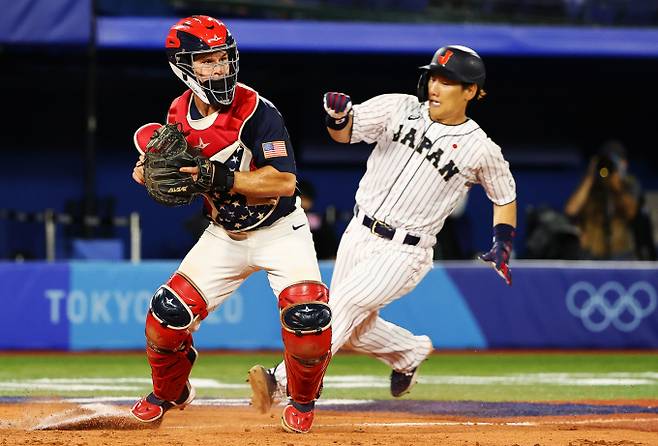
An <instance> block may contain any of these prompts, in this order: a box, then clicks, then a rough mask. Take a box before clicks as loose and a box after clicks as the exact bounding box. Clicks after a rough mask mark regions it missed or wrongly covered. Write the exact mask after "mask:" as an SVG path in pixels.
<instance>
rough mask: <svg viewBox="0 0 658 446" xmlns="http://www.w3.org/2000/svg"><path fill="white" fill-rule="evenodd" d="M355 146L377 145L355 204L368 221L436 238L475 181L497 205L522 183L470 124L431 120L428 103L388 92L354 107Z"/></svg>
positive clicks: (507, 200) (495, 148)
mask: <svg viewBox="0 0 658 446" xmlns="http://www.w3.org/2000/svg"><path fill="white" fill-rule="evenodd" d="M353 109H354V115H353V127H352V136H351V141H350V142H352V143H356V142H361V141H363V142H366V143H376V145H375V147H374V149H373V150H372V153H371V154H370V156H369V157H368V161H367V164H366V173H365V174H364V176H363V178H362V179H361V181H360V182H359V188H358V190H357V193H356V203H357V205H358V206H359V208H361V209H362V210H363V212H365V213H366V214H368V215H369V216H371V217H373V218H376V219H377V220H381V221H383V222H385V223H387V224H389V225H391V226H392V227H394V228H404V229H406V230H407V231H408V232H410V233H412V234H419V235H420V234H426V235H436V234H437V233H438V232H439V231H440V230H441V228H442V227H443V222H444V221H445V219H446V218H447V217H448V215H450V213H451V212H452V211H453V209H454V208H455V207H456V206H457V204H458V202H459V200H460V198H462V197H463V196H464V195H465V194H466V193H468V191H469V189H470V188H471V186H472V185H474V184H481V185H482V186H483V187H484V190H485V192H486V194H487V196H488V197H489V199H490V200H491V201H492V202H493V203H495V204H498V205H503V204H507V203H511V202H512V201H514V200H515V199H516V184H515V182H514V178H513V176H512V174H511V172H510V170H509V163H508V162H507V161H506V160H505V159H504V158H503V155H502V151H501V149H500V147H499V146H498V145H497V144H495V143H494V142H493V141H492V140H491V139H490V138H489V137H488V136H487V134H486V133H485V132H484V131H483V130H482V129H481V128H480V126H479V125H478V124H477V123H476V122H475V121H473V120H472V119H468V120H466V122H464V123H463V124H460V125H444V124H441V123H439V122H435V121H432V120H431V119H430V116H429V105H428V102H424V103H422V104H420V103H419V102H418V99H417V98H416V97H415V96H410V95H404V94H384V95H381V96H376V97H374V98H372V99H369V100H368V101H366V102H363V103H361V104H357V105H354V107H353Z"/></svg>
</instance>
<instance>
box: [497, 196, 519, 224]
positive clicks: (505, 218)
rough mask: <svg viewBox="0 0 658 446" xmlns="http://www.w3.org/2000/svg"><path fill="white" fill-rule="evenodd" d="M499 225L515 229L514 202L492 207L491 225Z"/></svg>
mask: <svg viewBox="0 0 658 446" xmlns="http://www.w3.org/2000/svg"><path fill="white" fill-rule="evenodd" d="M501 223H502V224H506V225H510V226H512V227H514V228H516V200H514V201H512V202H511V203H507V204H504V205H502V206H498V205H497V204H494V205H493V225H494V226H496V225H498V224H501Z"/></svg>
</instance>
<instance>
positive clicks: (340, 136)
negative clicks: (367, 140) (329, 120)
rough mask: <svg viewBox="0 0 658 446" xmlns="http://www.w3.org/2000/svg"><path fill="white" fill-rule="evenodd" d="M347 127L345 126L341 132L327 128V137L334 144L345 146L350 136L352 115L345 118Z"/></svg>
mask: <svg viewBox="0 0 658 446" xmlns="http://www.w3.org/2000/svg"><path fill="white" fill-rule="evenodd" d="M347 120H348V121H347V126H345V128H344V129H341V130H334V129H332V128H329V127H327V131H328V132H329V136H331V139H333V140H334V141H336V142H341V143H344V144H347V143H349V142H350V138H351V136H352V115H351V114H350V115H349V116H348V118H347Z"/></svg>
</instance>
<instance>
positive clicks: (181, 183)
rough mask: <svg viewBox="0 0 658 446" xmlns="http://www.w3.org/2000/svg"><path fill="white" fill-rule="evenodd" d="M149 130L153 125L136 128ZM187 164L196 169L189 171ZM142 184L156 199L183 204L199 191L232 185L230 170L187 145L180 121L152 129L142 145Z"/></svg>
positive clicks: (169, 204)
mask: <svg viewBox="0 0 658 446" xmlns="http://www.w3.org/2000/svg"><path fill="white" fill-rule="evenodd" d="M152 130H153V126H151V127H146V126H145V127H142V128H141V129H139V130H138V132H140V131H142V132H149V131H152ZM138 138H139V136H136V139H138ZM141 140H142V141H143V140H144V138H143V135H142V137H141ZM186 168H193V169H194V168H196V169H198V173H197V174H195V175H192V174H190V173H189V171H188V170H187V169H186ZM144 184H145V185H146V190H147V191H148V194H149V195H150V196H151V198H153V199H154V200H155V201H157V202H158V203H160V204H163V205H165V206H182V205H186V204H190V203H191V202H192V201H193V200H194V198H195V197H196V196H197V195H199V194H205V193H211V192H215V191H217V192H222V191H226V190H229V189H231V187H232V186H233V172H231V171H230V170H229V169H228V168H227V167H226V166H225V165H224V164H223V163H220V162H216V161H210V160H209V159H208V158H206V157H205V156H203V155H202V154H201V152H200V151H199V150H198V149H196V148H194V147H190V146H189V145H188V144H187V141H186V140H185V134H184V133H183V131H182V126H181V125H180V124H179V123H173V124H165V125H163V126H161V127H159V128H158V129H155V131H153V134H152V135H151V137H150V140H149V141H148V143H147V144H146V147H145V149H144Z"/></svg>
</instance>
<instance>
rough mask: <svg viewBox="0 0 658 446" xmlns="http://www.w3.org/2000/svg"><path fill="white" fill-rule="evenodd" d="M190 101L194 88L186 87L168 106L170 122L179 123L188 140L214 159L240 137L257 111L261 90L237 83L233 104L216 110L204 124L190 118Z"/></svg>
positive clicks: (191, 144)
mask: <svg viewBox="0 0 658 446" xmlns="http://www.w3.org/2000/svg"><path fill="white" fill-rule="evenodd" d="M191 100H192V90H187V91H186V92H185V93H183V94H182V95H180V96H179V97H177V98H176V99H174V101H173V102H172V103H171V107H169V113H168V114H167V122H168V123H172V122H180V123H181V124H182V125H183V133H185V135H186V137H185V138H186V139H187V143H188V144H189V145H190V146H192V147H196V148H198V149H200V150H201V153H202V154H203V155H204V156H206V157H208V158H212V157H213V156H214V155H215V154H217V153H219V152H220V151H222V150H224V149H226V148H227V147H231V146H233V145H234V144H235V143H236V142H238V141H239V140H240V135H241V133H242V129H243V128H244V125H245V124H246V122H247V121H248V120H249V118H251V116H252V115H253V114H254V112H255V111H256V106H257V105H258V93H256V92H255V91H254V90H252V89H250V88H247V87H245V86H244V85H242V84H238V85H237V87H236V88H235V97H234V99H233V103H232V104H231V105H230V106H229V107H228V108H226V109H223V110H221V111H220V112H219V113H217V115H216V117H215V120H214V121H213V122H212V123H210V122H208V123H206V122H203V126H201V125H198V124H196V123H195V124H194V127H193V126H192V125H191V124H190V122H189V121H188V119H187V118H188V112H189V109H190V101H191ZM202 127H203V128H202Z"/></svg>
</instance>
